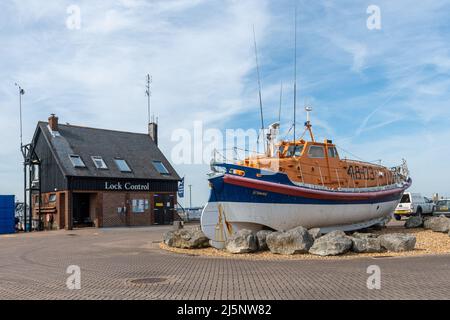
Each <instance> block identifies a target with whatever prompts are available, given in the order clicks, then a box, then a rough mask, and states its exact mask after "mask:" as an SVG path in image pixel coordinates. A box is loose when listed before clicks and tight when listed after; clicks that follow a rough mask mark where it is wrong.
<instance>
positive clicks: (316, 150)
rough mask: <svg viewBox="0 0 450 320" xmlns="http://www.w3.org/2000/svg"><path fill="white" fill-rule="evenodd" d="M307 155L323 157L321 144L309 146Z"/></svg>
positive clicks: (323, 151)
mask: <svg viewBox="0 0 450 320" xmlns="http://www.w3.org/2000/svg"><path fill="white" fill-rule="evenodd" d="M308 157H310V158H325V150H324V148H323V147H321V146H311V147H309V151H308Z"/></svg>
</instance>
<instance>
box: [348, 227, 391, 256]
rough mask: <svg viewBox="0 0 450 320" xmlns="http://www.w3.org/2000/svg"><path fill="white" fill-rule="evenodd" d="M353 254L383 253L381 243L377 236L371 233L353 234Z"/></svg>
mask: <svg viewBox="0 0 450 320" xmlns="http://www.w3.org/2000/svg"><path fill="white" fill-rule="evenodd" d="M352 241H353V248H352V249H353V252H357V253H376V252H383V251H384V248H383V247H381V241H380V238H379V237H378V235H376V234H373V233H359V232H355V233H354V234H353V235H352Z"/></svg>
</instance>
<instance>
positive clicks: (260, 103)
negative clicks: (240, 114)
mask: <svg viewBox="0 0 450 320" xmlns="http://www.w3.org/2000/svg"><path fill="white" fill-rule="evenodd" d="M253 42H254V44H255V60H256V72H257V75H258V91H259V110H260V113H261V131H262V133H263V134H264V114H263V103H262V96H261V77H260V74H259V62H258V48H257V47H256V33H255V25H253ZM259 137H260V135H259V134H258V139H257V144H259ZM265 152H266V144H265V143H264V153H265Z"/></svg>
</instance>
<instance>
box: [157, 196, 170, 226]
mask: <svg viewBox="0 0 450 320" xmlns="http://www.w3.org/2000/svg"><path fill="white" fill-rule="evenodd" d="M174 199H175V197H174V195H172V194H155V195H154V196H153V208H154V210H153V212H154V215H155V220H154V222H155V224H172V223H173V215H174V214H173V212H174V209H175V207H174V205H175V201H174Z"/></svg>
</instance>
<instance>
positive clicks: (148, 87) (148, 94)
mask: <svg viewBox="0 0 450 320" xmlns="http://www.w3.org/2000/svg"><path fill="white" fill-rule="evenodd" d="M152 82H153V79H152V76H151V75H150V74H147V85H146V90H145V94H146V95H147V109H148V110H147V112H148V123H150V122H151V119H150V97H151V96H152V91H151V90H150V85H151V84H152Z"/></svg>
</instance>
